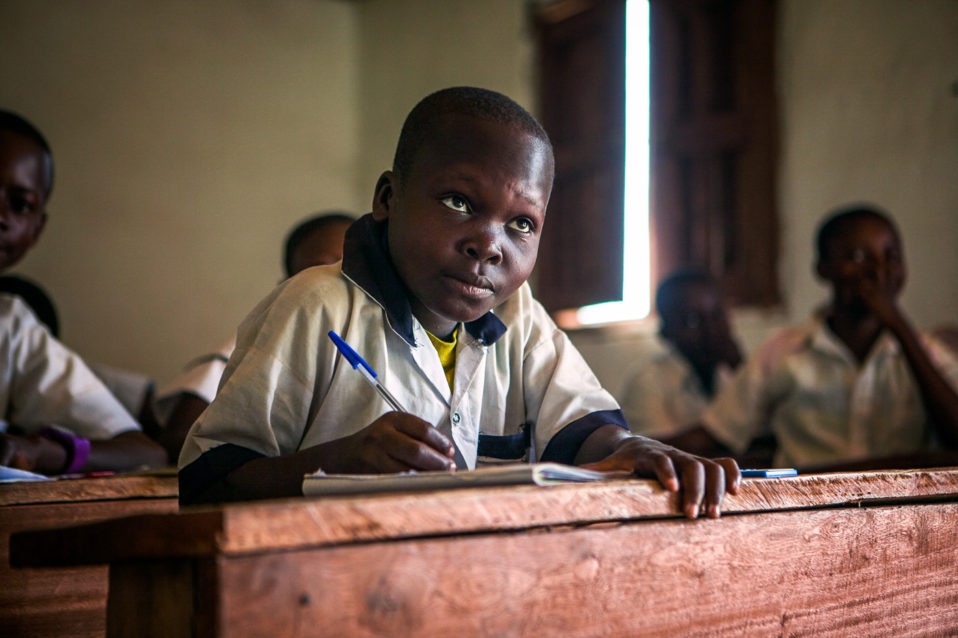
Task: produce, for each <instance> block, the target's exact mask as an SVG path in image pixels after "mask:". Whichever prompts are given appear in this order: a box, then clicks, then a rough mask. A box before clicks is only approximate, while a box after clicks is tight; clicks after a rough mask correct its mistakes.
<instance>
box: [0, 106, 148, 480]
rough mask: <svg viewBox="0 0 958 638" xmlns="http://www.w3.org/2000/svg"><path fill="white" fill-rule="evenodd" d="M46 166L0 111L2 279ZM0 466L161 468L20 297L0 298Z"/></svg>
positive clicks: (39, 214)
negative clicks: (1, 424) (1, 425)
mask: <svg viewBox="0 0 958 638" xmlns="http://www.w3.org/2000/svg"><path fill="white" fill-rule="evenodd" d="M52 189H53V159H52V154H51V152H50V147H49V145H48V144H47V142H46V140H45V139H44V137H43V135H42V134H41V133H40V132H39V131H38V130H37V129H36V128H35V127H34V126H33V125H31V124H30V123H29V122H27V121H26V120H24V119H23V118H21V117H20V116H18V115H16V114H14V113H11V112H9V111H0V272H2V271H4V270H6V269H7V268H9V267H10V266H12V265H13V264H15V263H17V262H18V261H19V260H20V259H21V258H22V257H23V256H24V255H25V254H26V253H27V252H28V251H29V250H30V248H32V247H33V246H34V244H36V242H37V240H38V239H39V237H40V233H41V232H42V231H43V227H44V225H45V224H46V219H47V214H46V203H47V201H48V200H49V198H50V193H51V191H52ZM0 421H2V422H3V425H4V428H2V429H3V430H5V431H0V465H5V466H10V467H14V468H17V469H22V470H30V471H33V472H38V473H42V474H62V473H70V474H72V473H75V472H90V471H97V470H129V469H136V468H139V467H143V466H161V465H163V464H164V463H165V460H166V458H165V455H164V454H163V450H162V449H161V448H160V447H159V446H158V445H156V444H155V443H153V442H152V441H150V440H149V439H148V438H147V437H146V436H144V435H143V433H142V432H141V431H140V430H139V426H138V425H137V423H136V421H134V420H133V417H132V416H130V415H129V413H127V412H126V410H124V409H123V407H122V406H121V405H120V404H119V403H118V402H117V400H116V399H115V398H114V397H113V395H112V394H110V391H109V390H107V388H106V387H104V385H103V384H102V383H101V382H100V381H99V379H97V378H96V376H95V375H94V374H93V373H92V372H91V371H90V370H89V368H88V367H87V366H86V364H84V363H83V361H82V360H81V359H80V358H79V357H78V356H77V355H76V354H74V353H73V352H71V351H70V350H68V349H67V348H65V347H64V346H63V345H62V344H61V343H60V342H59V341H57V340H56V339H55V338H54V337H53V336H52V335H51V334H50V332H49V331H48V330H47V329H46V328H45V327H44V326H43V325H42V324H40V323H39V322H38V321H37V318H36V316H35V315H34V314H33V313H32V312H31V311H30V310H29V308H28V307H27V306H26V304H24V302H23V301H21V300H20V299H19V298H17V297H14V296H11V295H6V294H0Z"/></svg>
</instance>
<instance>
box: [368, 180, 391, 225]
mask: <svg viewBox="0 0 958 638" xmlns="http://www.w3.org/2000/svg"><path fill="white" fill-rule="evenodd" d="M395 197H396V174H395V173H393V172H392V171H386V172H385V173H383V174H382V175H380V176H379V180H378V181H377V182H376V192H375V194H374V195H373V219H375V220H376V221H383V220H385V219H388V218H389V213H390V212H392V208H393V201H394V199H395Z"/></svg>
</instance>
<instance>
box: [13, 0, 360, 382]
mask: <svg viewBox="0 0 958 638" xmlns="http://www.w3.org/2000/svg"><path fill="white" fill-rule="evenodd" d="M357 32H358V24H357V12H356V11H355V9H354V8H353V6H352V5H350V4H347V3H340V2H317V1H314V0H276V1H260V0H203V1H201V2H194V1H193V0H164V1H163V2H155V1H153V0H91V1H88V2H87V1H84V2H72V1H69V0H23V1H20V0H3V1H2V2H0V49H2V54H0V74H2V77H3V82H2V83H0V104H3V105H4V106H5V107H7V108H13V109H14V110H17V111H20V112H22V113H24V114H25V115H27V116H28V117H29V118H30V119H32V120H33V121H34V122H35V123H36V124H37V125H38V126H39V127H40V128H41V129H42V130H43V131H44V132H45V133H46V135H47V136H48V138H49V140H50V142H51V144H52V145H53V148H54V153H55V157H56V168H57V183H56V187H55V190H54V193H53V197H52V200H51V202H50V207H49V222H48V224H47V227H46V231H45V233H44V236H43V237H42V239H41V241H40V243H39V245H38V246H37V248H36V249H35V250H34V252H33V253H32V254H30V255H29V256H28V257H27V259H26V260H25V261H24V262H23V263H22V264H21V266H19V267H18V268H16V270H18V271H20V272H21V273H22V274H25V275H27V276H30V277H32V278H35V279H36V280H38V281H41V282H43V284H44V285H45V286H46V287H47V288H48V289H49V290H50V292H51V293H52V294H53V295H54V296H55V299H56V303H57V305H58V307H59V311H60V315H61V326H62V337H63V340H64V341H66V342H67V343H68V344H69V345H71V346H73V347H74V348H75V349H77V350H78V351H79V352H81V353H82V354H83V355H85V356H87V357H88V358H91V359H93V360H97V361H101V362H105V363H110V364H113V365H117V366H121V367H127V368H130V369H134V370H141V371H144V372H146V373H148V374H150V375H152V376H154V377H155V378H157V379H160V380H165V379H167V378H169V377H171V376H172V375H173V374H174V373H175V372H176V371H177V370H179V369H180V367H181V366H182V365H184V364H185V363H186V362H187V361H188V360H189V359H191V358H193V357H195V356H197V355H199V354H201V353H204V352H208V351H210V349H211V348H214V347H215V346H216V345H217V344H219V343H221V342H223V341H224V340H225V339H226V338H227V337H228V336H229V335H230V334H231V332H232V331H233V330H234V328H235V326H236V324H237V323H238V322H239V321H240V320H241V319H242V317H243V316H244V315H245V314H246V313H247V312H248V311H249V310H250V309H251V308H252V306H253V305H254V304H255V303H256V302H257V301H258V300H259V299H260V298H262V297H263V296H264V295H265V294H266V293H267V292H268V291H269V290H270V288H271V287H272V286H273V285H275V283H276V282H277V281H278V280H279V279H280V278H281V277H282V268H281V245H282V241H283V239H284V236H285V233H286V231H287V229H288V228H289V227H290V226H291V225H293V224H294V223H295V222H296V221H298V220H299V219H301V218H302V217H304V216H306V215H308V214H310V213H312V212H314V211H316V210H318V209H323V208H345V209H347V210H355V211H357V212H361V211H363V210H365V207H366V206H367V202H366V197H365V194H364V193H363V194H361V193H360V192H359V191H358V190H357V189H356V179H355V176H356V172H357V167H358V165H359V159H358V158H359V147H358V141H359V133H358V131H359V127H360V122H359V114H358V112H357V109H356V102H357V100H356V95H357V92H358V80H359V77H360V73H359V69H358V53H357V51H358V37H357Z"/></svg>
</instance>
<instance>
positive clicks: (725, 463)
mask: <svg viewBox="0 0 958 638" xmlns="http://www.w3.org/2000/svg"><path fill="white" fill-rule="evenodd" d="M715 462H716V463H718V464H719V465H721V466H722V469H723V470H725V491H726V492H728V493H729V494H738V490H739V488H740V487H742V471H741V470H740V469H739V467H738V463H737V462H736V461H735V459H730V458H721V459H715Z"/></svg>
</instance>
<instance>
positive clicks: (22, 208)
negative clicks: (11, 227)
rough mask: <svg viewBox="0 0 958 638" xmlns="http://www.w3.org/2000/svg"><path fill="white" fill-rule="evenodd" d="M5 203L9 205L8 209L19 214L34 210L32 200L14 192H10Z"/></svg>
mask: <svg viewBox="0 0 958 638" xmlns="http://www.w3.org/2000/svg"><path fill="white" fill-rule="evenodd" d="M7 205H8V206H9V207H10V210H12V211H13V212H15V213H18V214H20V215H26V214H27V213H32V212H33V210H34V206H33V202H31V201H30V200H29V199H27V198H26V197H23V196H22V195H17V194H16V193H11V194H10V195H9V196H8V198H7Z"/></svg>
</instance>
